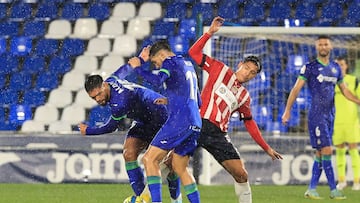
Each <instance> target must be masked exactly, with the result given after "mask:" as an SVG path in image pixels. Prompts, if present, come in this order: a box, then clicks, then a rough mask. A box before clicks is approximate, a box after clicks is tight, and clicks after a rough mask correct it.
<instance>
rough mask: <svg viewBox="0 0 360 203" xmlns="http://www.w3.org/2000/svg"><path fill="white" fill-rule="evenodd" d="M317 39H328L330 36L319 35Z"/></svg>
mask: <svg viewBox="0 0 360 203" xmlns="http://www.w3.org/2000/svg"><path fill="white" fill-rule="evenodd" d="M319 39H328V40H331V38H330V36H329V35H319V36H318V38H317V40H319Z"/></svg>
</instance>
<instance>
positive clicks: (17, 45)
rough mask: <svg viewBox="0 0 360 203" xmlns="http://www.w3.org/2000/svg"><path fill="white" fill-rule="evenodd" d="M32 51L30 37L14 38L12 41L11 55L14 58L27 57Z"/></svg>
mask: <svg viewBox="0 0 360 203" xmlns="http://www.w3.org/2000/svg"><path fill="white" fill-rule="evenodd" d="M31 50H32V39H31V38H30V37H24V36H20V37H13V38H12V39H11V41H10V54H12V55H14V56H26V55H28V54H30V52H31Z"/></svg>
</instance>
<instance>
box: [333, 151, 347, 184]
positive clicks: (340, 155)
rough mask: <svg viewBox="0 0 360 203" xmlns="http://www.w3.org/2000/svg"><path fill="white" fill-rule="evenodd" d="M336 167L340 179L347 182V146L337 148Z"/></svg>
mask: <svg viewBox="0 0 360 203" xmlns="http://www.w3.org/2000/svg"><path fill="white" fill-rule="evenodd" d="M335 157H336V168H337V174H338V181H339V182H345V181H346V180H345V168H346V148H336V156H335Z"/></svg>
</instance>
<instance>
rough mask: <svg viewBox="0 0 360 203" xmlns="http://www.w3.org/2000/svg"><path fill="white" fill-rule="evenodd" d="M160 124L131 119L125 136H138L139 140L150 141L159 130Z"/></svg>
mask: <svg viewBox="0 0 360 203" xmlns="http://www.w3.org/2000/svg"><path fill="white" fill-rule="evenodd" d="M161 126H162V125H160V124H157V125H149V124H143V123H141V122H136V121H133V123H132V124H131V127H130V129H129V131H128V133H127V137H134V138H139V139H141V140H144V141H146V142H147V143H150V142H151V140H152V139H153V138H154V137H155V135H156V133H157V132H158V131H159V130H160V128H161Z"/></svg>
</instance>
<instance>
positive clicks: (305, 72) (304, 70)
mask: <svg viewBox="0 0 360 203" xmlns="http://www.w3.org/2000/svg"><path fill="white" fill-rule="evenodd" d="M309 76H310V69H309V67H308V64H305V65H303V67H301V69H300V74H299V78H300V79H302V80H307V79H308V78H309Z"/></svg>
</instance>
